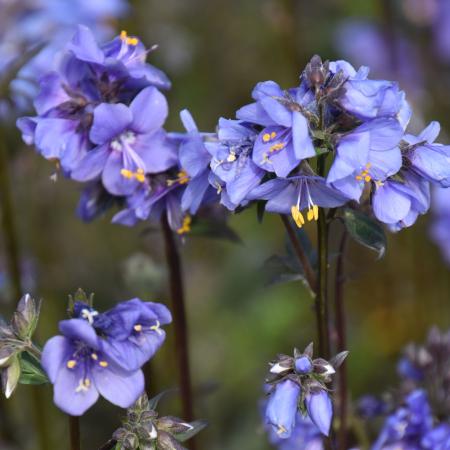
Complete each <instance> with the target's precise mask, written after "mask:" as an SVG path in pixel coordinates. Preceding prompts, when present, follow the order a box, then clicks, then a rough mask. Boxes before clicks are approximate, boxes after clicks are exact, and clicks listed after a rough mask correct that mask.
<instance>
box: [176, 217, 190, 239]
mask: <svg viewBox="0 0 450 450" xmlns="http://www.w3.org/2000/svg"><path fill="white" fill-rule="evenodd" d="M191 222H192V218H191V216H190V215H189V214H188V215H186V216H185V217H184V219H183V225H181V227H180V228H178V230H177V233H178V234H184V233H189V231H191Z"/></svg>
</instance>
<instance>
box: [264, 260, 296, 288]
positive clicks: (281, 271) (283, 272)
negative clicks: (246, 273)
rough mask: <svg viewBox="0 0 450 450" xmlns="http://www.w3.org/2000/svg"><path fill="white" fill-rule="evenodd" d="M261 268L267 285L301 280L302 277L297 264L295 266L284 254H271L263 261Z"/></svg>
mask: <svg viewBox="0 0 450 450" xmlns="http://www.w3.org/2000/svg"><path fill="white" fill-rule="evenodd" d="M262 269H263V273H264V278H265V280H266V285H267V286H271V285H274V284H280V283H290V282H292V281H301V280H303V278H304V277H303V275H302V273H301V272H300V271H299V268H298V266H297V267H295V265H293V264H292V261H290V258H288V257H286V256H278V255H272V256H271V257H270V258H269V259H267V260H266V261H265V262H264V264H263V267H262Z"/></svg>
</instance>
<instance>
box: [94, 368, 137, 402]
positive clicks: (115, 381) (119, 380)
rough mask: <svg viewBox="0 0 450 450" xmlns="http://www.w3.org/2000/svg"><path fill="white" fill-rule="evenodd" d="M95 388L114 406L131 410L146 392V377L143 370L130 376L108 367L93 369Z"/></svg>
mask: <svg viewBox="0 0 450 450" xmlns="http://www.w3.org/2000/svg"><path fill="white" fill-rule="evenodd" d="M92 375H93V378H94V382H95V387H96V388H97V389H98V391H99V392H100V394H101V395H102V397H104V398H106V400H108V401H110V402H111V403H112V404H113V405H117V406H120V407H121V408H129V407H130V406H132V405H133V403H135V402H136V400H137V399H138V398H139V397H140V396H141V395H142V393H143V392H144V387H145V385H144V375H143V373H142V371H141V370H138V371H136V372H133V373H130V374H127V375H125V374H121V373H116V372H114V371H113V370H109V368H108V367H106V368H102V367H100V366H96V367H95V369H93V373H92Z"/></svg>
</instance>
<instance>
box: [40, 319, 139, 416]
mask: <svg viewBox="0 0 450 450" xmlns="http://www.w3.org/2000/svg"><path fill="white" fill-rule="evenodd" d="M59 328H60V332H61V334H62V336H55V337H53V338H51V339H50V340H49V341H48V342H47V343H46V345H45V347H44V349H43V352H42V366H43V368H44V369H45V371H46V372H47V375H48V377H49V379H50V381H51V383H53V385H54V402H55V404H56V405H57V406H58V407H59V408H61V409H62V410H63V411H64V412H66V413H67V414H70V415H73V416H80V415H82V414H83V413H84V412H85V411H86V410H87V409H89V408H90V407H91V406H92V405H93V404H94V403H95V402H96V401H97V399H98V397H99V395H101V396H103V397H104V398H106V399H107V400H108V401H110V402H111V403H113V404H115V405H118V406H120V407H122V408H127V407H129V406H131V405H132V404H133V403H134V402H135V401H136V400H137V399H138V397H139V396H140V395H141V394H142V392H143V390H144V376H143V374H142V372H141V370H139V369H138V370H126V369H124V368H123V367H120V366H119V365H117V364H116V363H115V362H114V360H113V359H112V358H111V357H110V356H109V355H108V353H106V352H105V350H104V348H103V345H102V340H101V338H100V337H99V336H97V334H96V333H95V329H94V328H93V327H92V325H91V324H90V323H89V322H88V321H86V320H84V319H70V320H64V321H62V322H60V327H59Z"/></svg>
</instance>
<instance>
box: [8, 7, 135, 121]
mask: <svg viewBox="0 0 450 450" xmlns="http://www.w3.org/2000/svg"><path fill="white" fill-rule="evenodd" d="M127 9H128V6H127V3H126V2H125V0H97V1H95V2H92V1H88V0H15V1H13V2H8V1H7V2H4V1H3V2H2V4H1V10H2V14H1V17H0V84H1V83H2V81H3V80H6V82H9V81H10V79H12V80H13V81H12V82H11V84H10V86H9V89H10V94H11V95H10V99H9V100H10V101H13V102H14V106H15V108H16V109H18V110H23V109H25V108H27V107H28V106H29V101H30V99H32V98H33V97H34V96H35V95H36V86H35V84H36V83H37V80H38V79H39V77H40V76H41V75H42V74H44V73H46V72H48V70H49V68H50V67H53V64H54V61H55V59H56V58H55V54H56V53H57V52H58V51H59V50H60V49H61V48H62V46H63V45H64V43H65V42H66V41H67V40H68V39H70V37H71V34H73V32H74V30H75V26H76V25H78V24H84V25H87V26H90V27H92V29H93V31H94V32H95V33H96V35H97V36H101V37H107V36H110V35H111V31H112V29H111V26H110V22H111V19H113V18H116V17H121V16H123V15H124V14H125V13H126V12H127ZM28 52H29V54H30V56H32V57H31V59H30V60H29V61H28V56H26V58H25V61H22V58H24V55H27V54H28ZM16 75H17V76H16ZM5 88H6V87H5ZM5 110H6V111H7V110H9V108H8V105H7V102H2V103H1V104H0V113H3V112H5Z"/></svg>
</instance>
